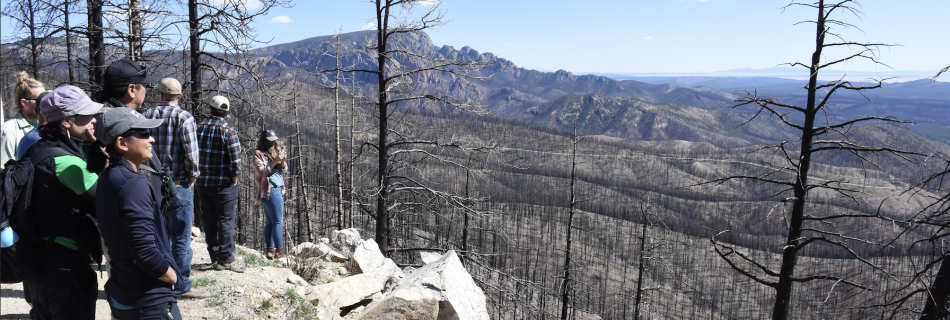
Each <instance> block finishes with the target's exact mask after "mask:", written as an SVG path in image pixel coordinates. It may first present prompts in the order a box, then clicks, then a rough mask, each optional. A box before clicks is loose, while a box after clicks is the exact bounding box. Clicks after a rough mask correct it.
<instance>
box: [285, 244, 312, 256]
mask: <svg viewBox="0 0 950 320" xmlns="http://www.w3.org/2000/svg"><path fill="white" fill-rule="evenodd" d="M316 247H317V245H316V244H314V243H313V242H303V243H301V244H298V245H297V246H296V247H294V248H293V249H290V253H292V254H293V255H295V256H303V257H312V256H313V255H312V252H313V250H314V249H316Z"/></svg>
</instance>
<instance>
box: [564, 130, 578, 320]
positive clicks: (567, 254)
mask: <svg viewBox="0 0 950 320" xmlns="http://www.w3.org/2000/svg"><path fill="white" fill-rule="evenodd" d="M576 169H577V117H574V134H573V136H572V137H571V196H570V204H569V205H568V213H567V244H566V245H565V248H564V273H563V279H562V280H561V281H562V282H561V320H567V315H568V309H569V307H568V306H569V304H570V292H571V290H570V289H571V241H572V239H571V235H572V234H573V233H574V232H573V231H574V205H575V199H574V187H575V179H576V177H577V175H576Z"/></svg>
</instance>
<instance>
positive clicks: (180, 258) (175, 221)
mask: <svg viewBox="0 0 950 320" xmlns="http://www.w3.org/2000/svg"><path fill="white" fill-rule="evenodd" d="M176 188H178V194H177V195H176V196H175V199H172V200H171V203H169V206H168V212H166V214H167V216H168V241H169V242H171V246H169V248H171V251H172V257H174V258H175V264H177V265H178V271H180V272H181V278H182V283H183V284H184V290H185V291H184V292H188V290H191V257H192V255H193V253H192V252H191V226H192V225H193V224H194V218H195V201H194V192H195V191H194V190H195V188H194V187H176Z"/></svg>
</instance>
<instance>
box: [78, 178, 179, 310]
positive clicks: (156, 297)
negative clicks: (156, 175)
mask: <svg viewBox="0 0 950 320" xmlns="http://www.w3.org/2000/svg"><path fill="white" fill-rule="evenodd" d="M100 180H101V182H100V183H99V186H98V188H99V190H98V191H100V192H102V193H100V196H99V197H97V198H96V213H97V214H96V215H97V216H98V218H99V228H100V229H101V230H102V238H103V239H104V240H105V243H106V246H107V247H108V248H109V256H110V257H111V258H112V261H111V262H110V264H111V265H112V273H111V275H110V276H109V281H108V282H107V283H106V286H105V288H106V293H107V294H108V295H109V297H111V298H112V299H115V300H116V301H117V302H119V303H121V304H122V305H126V306H133V307H139V308H142V307H149V306H154V305H156V304H159V303H164V302H172V301H175V300H176V298H177V297H178V296H179V295H180V294H181V291H182V289H183V288H182V280H181V279H182V278H181V274H180V273H179V271H178V265H177V264H175V260H174V258H172V254H171V250H170V249H169V242H168V237H167V236H166V234H167V233H166V232H165V224H164V222H163V221H164V220H163V218H162V213H161V212H160V211H159V208H158V201H157V199H156V196H155V195H156V193H157V192H156V190H155V189H154V188H153V187H152V186H151V183H150V182H149V179H148V178H147V177H146V176H145V173H144V170H142V169H141V168H139V170H138V172H136V171H134V169H133V168H132V165H131V164H129V162H128V161H125V160H119V161H116V163H112V164H111V165H110V166H109V168H108V169H106V171H105V172H103V173H102V177H101V178H100ZM168 268H172V270H174V271H175V276H177V278H178V281H177V283H176V284H174V285H173V284H170V283H165V282H163V281H161V280H158V278H159V277H161V276H162V275H164V274H165V272H166V271H167V270H168Z"/></svg>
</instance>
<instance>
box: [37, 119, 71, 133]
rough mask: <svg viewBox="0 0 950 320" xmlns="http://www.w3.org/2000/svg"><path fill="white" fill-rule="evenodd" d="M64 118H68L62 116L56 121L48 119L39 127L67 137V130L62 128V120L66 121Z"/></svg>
mask: <svg viewBox="0 0 950 320" xmlns="http://www.w3.org/2000/svg"><path fill="white" fill-rule="evenodd" d="M66 119H69V118H63V119H59V120H56V121H50V122H47V123H46V124H44V125H42V126H40V127H44V128H46V130H49V131H50V132H56V133H58V134H60V135H63V136H65V137H68V136H69V133H68V130H66V128H63V121H66Z"/></svg>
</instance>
